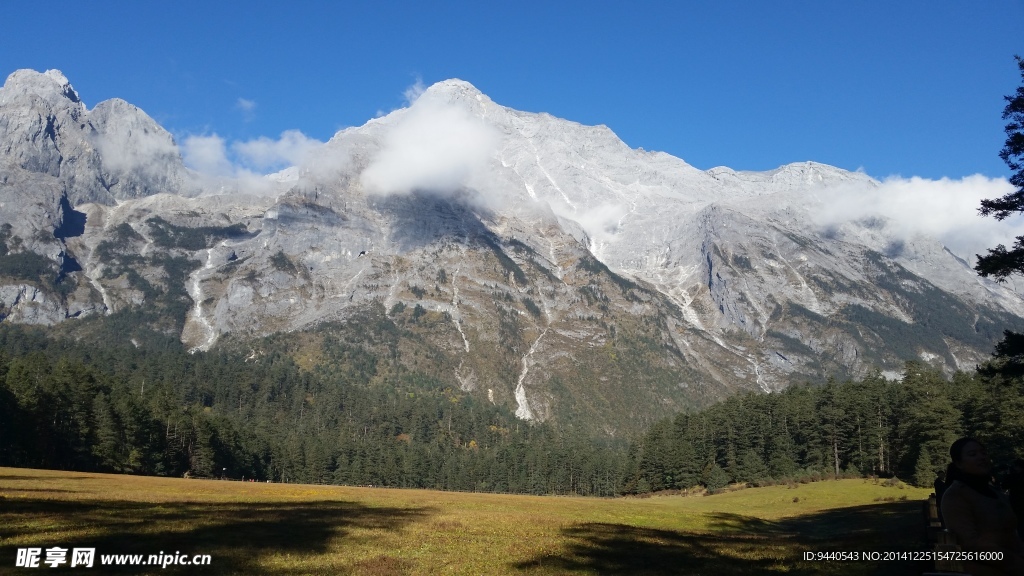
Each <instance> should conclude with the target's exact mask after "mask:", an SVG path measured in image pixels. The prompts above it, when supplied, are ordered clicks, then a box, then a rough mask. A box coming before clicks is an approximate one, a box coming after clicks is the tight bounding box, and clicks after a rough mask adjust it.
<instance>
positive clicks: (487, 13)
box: [0, 0, 1024, 179]
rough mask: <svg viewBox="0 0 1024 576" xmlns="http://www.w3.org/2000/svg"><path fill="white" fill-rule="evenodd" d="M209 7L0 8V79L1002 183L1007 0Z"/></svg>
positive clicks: (323, 119) (233, 133) (1010, 7)
mask: <svg viewBox="0 0 1024 576" xmlns="http://www.w3.org/2000/svg"><path fill="white" fill-rule="evenodd" d="M211 4H214V3H206V2H191V1H178V2H173V3H157V2H95V3H93V2H80V1H79V2H46V1H37V2H4V3H3V4H2V6H0V20H2V21H3V22H4V35H3V37H2V38H0V73H2V74H4V75H6V74H9V73H10V72H12V71H14V70H16V69H18V68H34V69H37V70H45V69H49V68H57V69H60V70H62V71H63V72H64V73H65V74H66V75H67V77H68V78H69V79H70V80H71V82H72V84H73V85H74V86H75V88H76V89H77V90H78V91H79V93H80V94H81V95H82V98H83V100H84V101H85V102H86V104H87V105H89V106H90V107H91V106H94V105H95V104H96V103H98V102H99V101H101V100H104V99H107V98H112V97H120V98H124V99H125V100H128V101H129V102H131V103H133V104H135V105H137V106H139V107H141V108H142V109H143V110H145V111H146V112H148V113H149V114H150V115H151V116H153V117H154V118H155V119H156V120H157V121H159V122H160V123H161V124H163V125H164V126H165V127H166V128H167V129H169V130H170V131H171V132H173V133H174V134H176V135H177V136H178V137H179V139H180V138H183V137H185V136H187V135H198V134H218V135H220V136H222V137H223V138H225V139H226V140H228V141H240V140H250V139H253V138H256V137H259V136H268V137H271V138H276V137H277V136H279V135H280V134H281V133H282V132H283V131H285V130H289V129H298V130H300V131H302V132H303V133H304V134H306V135H308V136H310V137H313V138H316V139H319V140H326V139H327V138H329V137H330V136H331V135H332V134H333V133H334V132H335V131H336V130H338V129H341V128H344V127H346V126H353V125H360V124H363V123H364V122H365V121H366V120H368V119H370V118H372V117H373V116H375V115H377V114H378V113H379V112H380V111H385V112H386V111H389V110H392V109H394V108H398V107H400V106H402V105H403V104H404V98H403V92H404V91H405V90H406V89H407V88H408V87H409V86H410V85H412V84H414V83H415V82H416V81H417V80H422V82H423V83H425V84H428V85H429V84H431V83H433V82H436V81H440V80H443V79H446V78H452V77H457V78H462V79H463V80H467V81H469V82H472V83H473V84H474V85H476V86H477V88H479V89H480V90H482V91H483V92H484V93H486V94H487V95H489V96H490V97H491V98H492V99H493V100H495V101H496V102H497V103H499V104H503V105H505V106H510V107H513V108H516V109H520V110H528V111H534V112H541V111H543V112H548V113H551V114H553V115H555V116H559V117H563V118H567V119H570V120H574V121H577V122H582V123H585V124H606V125H608V126H609V127H610V128H611V129H612V130H614V131H615V132H616V133H617V134H618V135H619V136H620V137H621V138H622V139H623V140H624V141H625V142H626V143H627V144H629V145H630V146H633V147H643V148H645V149H648V150H664V151H666V152H669V153H671V154H673V155H676V156H679V157H680V158H683V159H684V160H686V161H687V162H689V163H690V164H693V165H694V166H697V167H698V168H704V169H706V168H711V167H714V166H719V165H726V166H730V167H732V168H735V169H740V170H766V169H771V168H774V167H776V166H779V165H781V164H785V163H789V162H797V161H803V160H815V161H819V162H824V163H827V164H832V165H835V166H839V167H841V168H846V169H850V170H856V169H858V168H860V169H863V170H864V171H866V172H867V173H868V174H870V175H872V176H875V177H879V178H882V177H887V176H891V175H902V176H904V177H909V176H922V177H925V178H931V179H936V178H941V177H950V178H962V177H964V176H968V175H971V174H976V173H980V174H984V175H987V176H990V177H999V176H1005V175H1008V174H1009V172H1008V170H1007V168H1006V167H1005V165H1004V164H1003V163H1002V161H1001V160H1000V159H999V158H998V152H999V149H1000V148H1001V147H1002V143H1003V139H1004V134H1003V128H1002V125H1003V122H1002V120H1001V119H1000V114H1001V112H1002V108H1003V106H1004V102H1003V99H1002V97H1003V96H1004V95H1006V94H1009V93H1011V92H1012V91H1013V90H1014V89H1015V88H1016V87H1017V86H1018V85H1019V84H1020V76H1019V73H1018V72H1017V69H1016V65H1015V63H1014V61H1013V55H1014V54H1021V55H1024V33H1021V30H1024V0H991V1H985V2H963V1H957V2H949V1H927V2H925V1H905V2H891V1H890V2H881V1H879V2H875V1H865V2H821V1H816V2H811V1H808V2H792V1H775V2H762V1H755V0H751V1H748V2H734V1H715V2H710V1H709V2H684V1H678V2H665V1H658V2H638V1H634V2H601V1H590V2H568V1H566V2H518V3H497V2H479V1H477V2H386V1H377V2H341V1H338V2H289V3H283V2H281V3H270V2H248V3H240V2H234V3H228V2H220V3H215V4H216V5H213V6H212V5H211ZM245 102H249V103H251V105H247V104H245Z"/></svg>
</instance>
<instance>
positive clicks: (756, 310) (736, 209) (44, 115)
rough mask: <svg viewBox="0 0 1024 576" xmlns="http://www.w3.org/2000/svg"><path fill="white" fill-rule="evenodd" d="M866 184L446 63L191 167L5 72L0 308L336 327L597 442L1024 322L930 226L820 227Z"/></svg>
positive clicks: (964, 343) (934, 352)
mask: <svg viewBox="0 0 1024 576" xmlns="http://www.w3.org/2000/svg"><path fill="white" fill-rule="evenodd" d="M877 185H878V182H876V181H874V180H872V179H871V178H869V177H868V176H866V175H864V174H861V173H856V172H848V171H845V170H840V169H838V168H834V167H831V166H826V165H822V164H816V163H813V162H805V163H798V164H790V165H786V166H783V167H781V168H778V169H776V170H772V171H769V172H740V171H734V170H731V169H729V168H724V167H723V168H714V169H711V170H707V171H703V170H699V169H697V168H694V167H692V166H690V165H688V164H687V163H686V162H684V161H683V160H680V159H678V158H675V157H673V156H671V155H668V154H665V153H660V152H647V151H644V150H636V149H631V148H629V147H628V146H627V145H626V144H624V143H623V142H622V141H621V140H620V139H619V138H618V137H616V135H615V134H614V133H613V132H612V131H611V130H609V129H608V128H607V127H604V126H596V127H595V126H583V125H580V124H577V123H574V122H570V121H567V120H562V119H559V118H555V117H552V116H550V115H547V114H533V113H526V112H520V111H516V110H512V109H509V108H505V107H502V106H500V105H498V104H496V103H494V102H493V101H491V100H490V99H489V98H488V97H487V96H485V95H483V94H481V93H480V92H479V91H477V90H476V89H475V88H474V87H473V86H472V85H470V84H468V83H466V82H462V81H458V80H449V81H446V82H441V83H438V84H435V85H434V86H432V87H430V88H429V89H427V90H426V91H425V92H424V93H423V94H422V95H421V96H420V97H419V98H418V99H417V100H416V101H415V102H414V103H413V104H412V105H411V106H409V107H408V108H404V109H402V110H398V111H395V112H393V113H391V114H389V115H387V116H384V117H382V118H378V119H374V120H371V121H369V122H367V123H366V124H365V125H363V126H360V127H356V128H348V129H345V130H342V131H340V132H338V133H337V134H336V135H335V136H334V137H333V138H332V139H331V140H330V141H329V142H327V143H326V144H324V145H322V146H319V147H316V148H315V149H313V150H311V151H310V152H309V153H308V154H307V155H306V156H305V158H304V159H303V161H302V162H300V163H299V164H298V165H296V166H293V167H290V168H288V169H286V170H284V171H281V172H278V173H276V174H274V175H271V176H269V177H266V178H263V179H259V180H258V181H256V180H254V179H225V178H214V177H211V176H207V175H203V174H199V173H196V172H194V171H191V170H189V169H187V168H185V167H184V165H183V163H182V160H181V155H180V153H179V151H178V148H177V146H176V145H175V143H174V141H173V139H172V138H171V136H170V134H168V133H167V132H166V131H165V130H164V129H163V128H161V127H160V126H158V125H157V124H156V123H155V122H154V121H153V120H152V119H150V118H149V117H148V116H146V115H145V113H143V112H142V111H141V110H139V109H138V108H135V107H134V106H131V105H130V104H128V103H126V102H123V101H121V100H111V101H107V102H102V103H100V104H98V105H96V106H95V107H94V108H93V109H91V110H90V109H88V108H87V107H86V106H85V105H84V104H83V103H82V101H81V100H80V98H79V96H78V94H77V92H75V91H74V89H73V88H72V87H71V85H70V84H69V83H68V81H67V79H66V78H64V76H63V75H62V74H60V73H59V72H56V71H48V72H46V73H43V74H40V73H37V72H34V71H28V70H21V71H18V72H15V73H14V74H12V75H11V76H10V77H9V78H8V79H7V82H6V84H5V85H4V87H3V88H2V89H0V225H2V226H3V227H4V228H3V230H2V231H0V234H2V238H3V240H4V245H3V246H2V248H3V254H2V255H0V306H2V308H0V315H2V316H3V317H5V321H8V322H26V323H36V324H55V323H59V322H65V321H71V322H75V321H84V319H85V318H86V317H89V316H92V317H99V316H103V315H110V314H113V313H115V312H118V311H126V310H133V309H135V310H149V311H153V312H154V313H155V315H154V316H153V318H154V320H153V322H154V326H156V327H158V328H159V329H161V330H165V331H173V332H174V333H175V334H177V335H178V336H179V337H180V338H181V340H182V341H183V342H185V343H186V344H187V345H188V346H189V347H192V348H195V349H207V348H209V347H210V346H214V345H217V344H218V342H221V341H223V340H225V339H227V340H231V341H235V342H241V341H246V340H248V339H251V338H253V337H257V336H261V335H264V334H269V333H274V332H281V331H304V333H306V334H307V336H308V335H309V334H316V333H317V329H318V327H320V326H325V325H327V324H330V325H331V326H341V327H342V328H340V329H341V330H342V331H344V326H358V327H359V334H353V335H352V338H353V339H352V341H353V342H357V341H358V342H361V343H362V345H365V346H368V347H370V348H373V347H376V348H374V349H375V350H380V349H382V348H381V347H390V348H389V349H390V350H391V353H393V354H396V355H398V356H401V357H402V358H403V360H402V362H403V363H404V365H407V366H408V367H409V368H410V369H412V370H418V371H421V372H426V373H430V374H433V375H435V376H437V377H439V378H441V379H442V380H445V381H448V382H451V384H452V385H457V386H459V387H460V388H462V389H463V390H466V391H471V392H473V393H476V394H481V395H483V396H486V397H487V398H488V399H489V400H490V401H491V402H494V403H503V404H506V405H508V406H510V407H514V408H515V409H516V413H517V414H518V415H519V416H520V417H521V418H523V419H527V420H548V419H554V420H556V421H557V420H563V421H575V420H579V419H587V420H589V421H592V422H596V423H598V425H599V427H601V428H603V429H605V430H606V431H607V432H608V433H615V432H616V430H620V429H625V428H630V427H633V426H636V425H638V423H640V422H646V421H649V420H650V419H652V418H656V417H658V416H660V415H663V414H665V413H669V412H672V411H676V410H679V409H681V408H683V407H686V406H693V405H699V404H702V403H705V402H707V401H710V400H713V399H715V398H719V397H721V396H722V395H723V394H726V393H729V392H730V391H734V390H740V389H761V390H775V389H780V388H782V387H785V386H787V385H789V384H791V383H793V382H798V381H804V380H808V379H820V378H823V377H825V376H827V375H830V374H832V375H837V376H844V375H860V374H863V373H865V372H866V371H868V370H870V369H872V368H875V367H877V368H879V369H882V370H893V369H898V368H899V367H900V366H901V364H902V361H904V360H906V359H923V360H925V361H929V362H933V363H937V364H941V365H943V366H944V367H945V368H946V369H948V370H952V369H956V368H964V369H969V368H972V367H973V366H974V364H976V363H977V362H979V361H981V360H983V359H984V358H985V357H986V356H987V354H988V353H989V351H990V350H991V347H992V344H993V343H994V341H995V339H997V338H998V337H999V335H1000V334H1001V332H1002V330H1003V329H1004V328H1010V327H1014V326H1017V327H1020V325H1021V324H1024V320H1022V319H1021V317H1022V316H1024V303H1022V301H1021V298H1020V297H1019V296H1018V295H1017V294H1016V293H1015V292H1014V291H1013V290H1011V289H1009V288H1007V287H1005V286H1002V285H998V284H995V283H992V282H987V281H983V280H981V279H979V278H978V277H977V276H976V274H975V273H974V272H973V270H971V268H970V266H969V265H968V264H967V263H966V262H965V260H963V258H962V255H961V256H957V255H955V254H954V253H953V252H951V251H950V250H948V249H947V248H946V247H944V246H943V245H942V244H941V243H940V242H939V241H937V240H935V239H934V238H927V237H920V238H917V239H915V240H914V241H913V242H909V243H907V242H903V243H899V244H896V243H894V242H893V239H892V235H891V234H889V232H888V230H887V224H886V222H885V221H883V220H878V219H871V220H863V221H853V222H847V223H844V224H843V225H840V226H831V225H829V226H826V225H822V224H820V223H819V221H818V219H817V217H816V214H817V213H818V212H819V211H820V210H821V209H822V207H823V206H824V205H826V204H827V203H828V202H829V199H830V198H832V197H833V195H834V194H835V193H836V191H842V190H848V189H849V190H852V189H854V188H857V187H859V188H864V187H872V186H877ZM72 318H74V320H69V319H72ZM367 326H375V327H376V328H375V329H371V330H369V331H367V329H366V327H367ZM387 326H390V327H393V328H395V330H397V331H393V332H389V331H388V330H390V329H385V327H387ZM377 329H379V330H380V331H381V332H380V333H378V332H376V331H375V330H377ZM385 333H386V334H389V335H388V336H384V335H383V334H385ZM127 337H129V335H126V338H127ZM412 342H415V343H416V344H415V345H413V344H410V343H412ZM414 350H415V351H414ZM254 352H255V349H254Z"/></svg>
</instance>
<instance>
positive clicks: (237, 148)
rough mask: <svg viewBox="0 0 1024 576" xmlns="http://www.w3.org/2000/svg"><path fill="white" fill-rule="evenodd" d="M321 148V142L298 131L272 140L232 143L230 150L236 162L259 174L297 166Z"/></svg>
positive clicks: (263, 139)
mask: <svg viewBox="0 0 1024 576" xmlns="http://www.w3.org/2000/svg"><path fill="white" fill-rule="evenodd" d="M321 146H323V142H320V141H319V140H316V139H313V138H310V137H308V136H306V135H305V134H303V133H302V132H299V131H298V130H285V131H284V132H282V133H281V137H280V138H278V139H277V140H272V139H270V138H267V137H266V136H261V137H259V138H257V139H255V140H248V141H246V142H234V143H232V144H231V150H232V151H233V152H234V153H235V155H236V157H237V159H238V161H239V162H240V163H241V164H242V165H244V166H246V167H247V168H251V169H253V170H256V171H260V172H267V171H274V170H280V169H282V168H287V167H288V166H299V165H301V164H303V163H304V162H305V161H306V160H307V159H309V158H310V157H311V155H312V154H313V153H314V152H315V151H316V150H318V149H319V148H320V147H321Z"/></svg>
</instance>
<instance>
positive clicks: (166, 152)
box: [93, 126, 178, 171]
mask: <svg viewBox="0 0 1024 576" xmlns="http://www.w3.org/2000/svg"><path fill="white" fill-rule="evenodd" d="M116 128H119V127H118V126H115V127H114V129H116ZM93 144H94V145H95V146H96V148H97V150H99V153H100V157H101V158H102V159H103V165H104V166H105V167H106V168H108V169H110V170H143V171H152V170H159V167H160V165H161V163H164V162H168V161H172V160H173V159H174V158H175V157H176V156H177V154H178V149H177V147H176V146H175V145H174V140H173V139H172V138H171V135H170V134H168V133H167V132H165V131H163V130H145V129H135V130H130V129H128V130H120V131H117V132H103V133H100V134H97V135H96V136H95V137H94V138H93Z"/></svg>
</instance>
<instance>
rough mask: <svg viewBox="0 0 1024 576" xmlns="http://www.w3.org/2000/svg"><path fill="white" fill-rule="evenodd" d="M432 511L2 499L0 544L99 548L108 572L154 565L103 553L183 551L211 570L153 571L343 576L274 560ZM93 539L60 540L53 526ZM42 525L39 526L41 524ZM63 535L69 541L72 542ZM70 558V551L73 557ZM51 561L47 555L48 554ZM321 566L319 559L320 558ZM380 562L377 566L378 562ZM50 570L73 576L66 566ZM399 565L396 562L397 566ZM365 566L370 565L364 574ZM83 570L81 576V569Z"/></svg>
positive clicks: (387, 568) (2, 562)
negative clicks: (113, 560) (202, 557)
mask: <svg viewBox="0 0 1024 576" xmlns="http://www.w3.org/2000/svg"><path fill="white" fill-rule="evenodd" d="M430 514H431V510H429V509H422V508H421V509H402V508H383V507H382V508H376V507H369V506H364V505H361V504H356V503H352V502H339V501H322V502H296V503H291V502H257V503H237V502H232V503H188V502H167V503H139V502H123V501H97V500H93V501H66V500H65V501H58V500H44V499H21V498H18V499H6V500H0V542H4V541H7V540H8V539H9V538H12V537H19V538H20V539H28V540H29V541H30V542H31V543H29V544H25V543H22V544H19V547H27V546H36V547H42V548H44V549H45V548H50V547H53V546H60V547H62V548H82V547H86V548H93V547H94V548H96V563H95V564H94V566H95V567H96V568H99V569H100V570H101V571H102V572H103V573H133V574H140V573H152V572H153V571H154V567H152V566H134V567H122V568H118V567H114V566H99V563H100V556H101V555H104V554H142V555H145V556H146V557H147V559H148V555H150V554H159V553H161V552H165V553H168V554H173V553H175V552H178V551H180V552H181V553H182V554H186V555H188V556H190V557H191V556H192V555H195V554H209V555H210V556H211V564H210V565H209V566H202V567H196V566H168V567H167V568H166V569H160V568H159V567H157V568H155V570H156V571H157V572H160V573H168V574H192V573H202V574H289V573H295V574H299V573H301V574H316V573H323V574H344V573H346V570H345V568H344V567H343V566H333V565H322V566H319V565H315V564H314V565H313V567H310V566H309V565H308V564H307V565H305V566H296V567H295V568H294V570H293V571H290V570H289V569H288V568H281V567H274V568H273V569H271V568H269V567H268V566H267V565H266V561H267V560H268V559H270V558H271V557H275V556H282V557H288V556H289V555H291V556H294V557H295V559H296V560H299V559H300V558H302V559H306V560H308V559H310V557H312V558H314V559H315V556H316V555H317V554H321V553H325V552H327V551H328V550H329V549H330V548H331V547H333V546H336V545H337V543H338V542H337V541H338V540H339V539H341V541H342V542H344V539H345V538H346V537H351V535H352V531H353V530H371V531H378V530H379V531H388V532H389V531H394V530H400V529H401V528H402V527H404V526H405V525H407V524H409V523H410V522H414V521H416V520H419V519H421V518H425V517H427V516H429V515H430ZM54 519H56V520H57V522H58V523H59V524H61V525H64V526H66V527H67V529H68V530H70V531H71V533H72V534H73V533H74V530H82V531H83V532H86V533H89V534H92V536H81V537H77V538H76V537H74V536H70V537H66V538H71V539H73V541H70V540H67V541H64V540H62V538H60V537H55V536H54V535H53V534H54V530H55V526H54V522H53V520H54ZM37 520H38V521H37ZM66 538H65V539H66ZM15 553H16V548H12V547H9V546H6V545H5V546H3V547H2V548H0V566H2V567H13V566H14V565H15ZM69 557H70V553H69ZM43 558H44V559H45V552H44V553H43ZM314 562H315V560H314ZM368 562H370V564H371V565H373V566H366V567H357V568H360V572H367V571H369V572H372V573H376V574H392V573H401V572H402V571H401V570H397V571H396V570H393V569H391V568H392V566H391V565H393V564H394V559H391V558H389V557H382V558H380V559H377V561H376V564H374V561H368ZM377 564H379V566H378V565H377ZM41 566H43V567H44V568H46V572H47V573H48V574H49V573H51V572H52V573H54V574H58V573H62V572H63V571H67V572H69V573H70V572H71V571H72V570H74V569H71V568H69V567H68V566H67V565H64V566H62V568H63V570H60V569H58V570H54V569H51V568H49V566H46V565H42V564H41ZM395 566H397V565H395ZM362 568H370V570H365V569H362ZM75 573H77V572H75Z"/></svg>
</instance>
